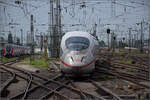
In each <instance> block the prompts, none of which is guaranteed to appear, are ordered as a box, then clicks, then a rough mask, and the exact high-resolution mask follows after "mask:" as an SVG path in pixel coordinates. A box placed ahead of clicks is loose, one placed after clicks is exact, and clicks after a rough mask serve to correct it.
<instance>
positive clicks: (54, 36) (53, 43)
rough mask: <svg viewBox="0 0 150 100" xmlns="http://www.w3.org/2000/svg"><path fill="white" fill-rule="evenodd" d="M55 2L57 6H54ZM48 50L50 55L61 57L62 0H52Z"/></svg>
mask: <svg viewBox="0 0 150 100" xmlns="http://www.w3.org/2000/svg"><path fill="white" fill-rule="evenodd" d="M54 4H55V6H56V8H54ZM48 32H49V34H48V50H49V56H50V57H59V48H60V47H59V45H60V40H61V37H62V35H61V34H62V32H61V7H60V0H56V3H54V0H50V12H49V29H48Z"/></svg>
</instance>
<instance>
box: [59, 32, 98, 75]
mask: <svg viewBox="0 0 150 100" xmlns="http://www.w3.org/2000/svg"><path fill="white" fill-rule="evenodd" d="M98 51H99V45H98V41H97V40H96V39H95V37H93V36H92V35H91V34H89V33H87V32H81V31H74V32H68V33H66V34H65V35H64V36H63V37H62V40H61V50H60V62H61V64H60V68H61V71H62V72H64V73H67V74H76V75H81V74H86V73H91V72H93V70H94V69H95V60H96V54H97V53H98Z"/></svg>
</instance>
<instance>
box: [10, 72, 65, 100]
mask: <svg viewBox="0 0 150 100" xmlns="http://www.w3.org/2000/svg"><path fill="white" fill-rule="evenodd" d="M61 76H62V75H58V76H57V77H55V78H53V79H57V78H59V77H61ZM49 80H51V79H49ZM49 82H51V81H47V82H45V83H44V84H40V83H37V82H34V83H35V84H37V85H38V86H36V87H34V88H30V89H29V90H28V93H29V92H32V91H34V90H35V89H37V88H39V87H42V88H44V89H47V90H49V91H53V92H54V93H55V94H57V95H59V96H62V97H64V96H63V95H61V94H60V93H59V92H57V91H54V90H52V89H51V88H48V87H46V86H45V85H46V84H48V83H49ZM24 93H25V92H21V93H19V94H17V95H15V96H12V97H10V98H9V100H12V99H15V98H17V97H20V96H22V95H23V94H24Z"/></svg>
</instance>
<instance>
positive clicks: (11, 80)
mask: <svg viewBox="0 0 150 100" xmlns="http://www.w3.org/2000/svg"><path fill="white" fill-rule="evenodd" d="M0 68H1V69H3V70H5V71H7V72H9V73H11V74H12V78H10V79H8V80H7V81H6V82H5V83H4V84H2V87H1V88H0V94H2V92H3V91H4V90H5V89H6V88H7V87H8V86H9V85H10V84H11V83H13V80H14V79H15V78H16V74H15V73H13V72H11V71H8V70H7V69H5V68H2V67H1V66H0Z"/></svg>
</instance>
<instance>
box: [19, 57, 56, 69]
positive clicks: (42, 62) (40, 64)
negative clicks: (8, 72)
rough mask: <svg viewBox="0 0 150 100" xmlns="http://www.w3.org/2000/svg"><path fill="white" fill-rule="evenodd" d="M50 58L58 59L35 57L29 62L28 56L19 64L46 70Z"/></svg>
mask: <svg viewBox="0 0 150 100" xmlns="http://www.w3.org/2000/svg"><path fill="white" fill-rule="evenodd" d="M51 60H58V59H56V58H46V59H45V58H36V59H34V60H33V61H31V62H30V57H27V58H25V59H24V60H23V61H22V62H20V64H23V65H30V66H32V67H37V68H40V69H42V70H47V68H48V67H49V66H50V63H49V62H50V61H51Z"/></svg>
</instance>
